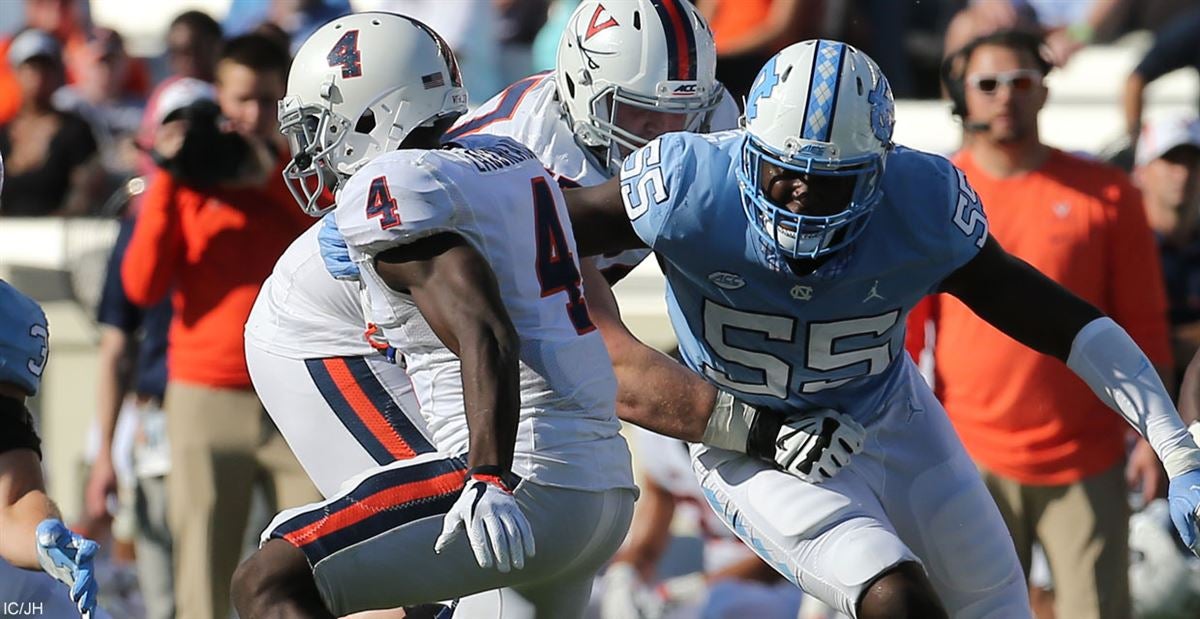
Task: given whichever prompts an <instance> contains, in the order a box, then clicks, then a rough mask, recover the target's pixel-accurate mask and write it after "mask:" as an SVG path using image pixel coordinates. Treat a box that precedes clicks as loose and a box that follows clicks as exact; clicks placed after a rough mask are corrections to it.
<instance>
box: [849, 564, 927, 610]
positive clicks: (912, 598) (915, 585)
mask: <svg viewBox="0 0 1200 619" xmlns="http://www.w3.org/2000/svg"><path fill="white" fill-rule="evenodd" d="M858 617H859V619H915V618H920V619H942V618H946V617H948V615H947V614H946V609H945V608H943V607H942V603H941V601H940V600H938V597H937V594H936V593H934V591H933V585H932V584H931V583H930V582H929V578H928V577H926V576H925V571H924V570H922V569H921V566H920V565H918V564H916V563H913V562H911V561H909V562H905V563H901V564H899V565H897V566H895V567H893V568H891V569H889V570H888V571H886V572H884V573H883V574H881V575H880V576H879V577H878V578H876V579H875V580H874V582H872V583H871V584H870V585H869V586H868V587H867V589H866V591H864V592H863V594H862V597H861V598H859V600H858Z"/></svg>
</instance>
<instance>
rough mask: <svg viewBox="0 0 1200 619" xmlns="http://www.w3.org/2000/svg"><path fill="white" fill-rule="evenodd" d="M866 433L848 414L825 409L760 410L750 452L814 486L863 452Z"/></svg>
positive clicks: (751, 435) (748, 450)
mask: <svg viewBox="0 0 1200 619" xmlns="http://www.w3.org/2000/svg"><path fill="white" fill-rule="evenodd" d="M864 437H866V430H865V429H863V427H862V425H860V424H859V423H858V422H857V421H854V420H853V419H851V418H850V417H849V416H848V415H843V414H842V413H839V412H837V411H835V410H833V409H829V408H822V409H817V410H811V411H805V412H803V413H792V414H790V415H787V416H785V417H782V418H780V416H779V415H778V414H775V413H771V412H768V411H759V413H758V417H757V418H756V419H755V421H754V426H753V427H752V429H751V431H750V442H749V443H748V444H747V453H749V454H751V455H755V456H758V457H759V458H762V459H764V460H770V461H772V462H774V463H775V464H776V465H778V466H779V468H781V469H783V470H784V471H786V472H788V473H791V474H792V475H795V476H796V477H799V478H800V479H803V480H804V481H806V482H809V483H812V484H819V483H821V482H823V481H826V480H828V479H830V478H832V477H833V476H834V475H837V472H838V471H840V470H841V469H842V467H844V466H846V465H847V464H849V463H850V458H851V456H853V455H854V454H856V453H858V452H859V451H862V446H863V438H864Z"/></svg>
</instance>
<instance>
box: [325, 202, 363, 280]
mask: <svg viewBox="0 0 1200 619" xmlns="http://www.w3.org/2000/svg"><path fill="white" fill-rule="evenodd" d="M317 244H318V245H319V246H320V247H321V260H322V261H324V262H325V270H326V271H329V274H330V275H332V276H333V278H334V279H340V280H342V281H351V282H353V281H358V265H357V264H354V262H352V261H351V260H350V249H349V248H347V247H346V239H344V238H342V233H341V231H339V230H338V227H337V219H335V218H334V216H333V213H329V214H327V215H325V216H324V217H322V218H321V230H320V231H319V232H317Z"/></svg>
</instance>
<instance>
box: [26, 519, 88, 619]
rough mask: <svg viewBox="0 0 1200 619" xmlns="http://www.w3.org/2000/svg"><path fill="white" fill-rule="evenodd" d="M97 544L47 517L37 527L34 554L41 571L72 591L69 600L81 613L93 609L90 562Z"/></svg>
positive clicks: (60, 522) (58, 521)
mask: <svg viewBox="0 0 1200 619" xmlns="http://www.w3.org/2000/svg"><path fill="white" fill-rule="evenodd" d="M99 549H100V545H99V544H97V543H96V542H93V541H92V540H90V539H87V538H85V537H83V536H82V535H79V534H78V533H73V532H72V531H71V530H70V529H68V528H67V527H66V525H64V524H63V523H62V521H60V520H57V519H54V518H48V519H46V520H43V521H42V522H41V523H40V524H38V528H37V555H38V563H40V564H41V565H42V569H43V570H44V571H45V572H46V573H47V574H49V575H51V576H53V577H54V578H55V579H56V580H58V581H60V582H62V583H64V584H66V585H67V586H68V587H70V588H71V601H72V602H75V604H76V605H77V606H78V607H79V612H80V613H90V612H91V611H92V610H93V609H94V608H95V607H96V597H97V595H98V593H99V591H98V587H97V584H96V575H95V572H94V567H93V565H92V560H93V559H94V558H95V556H96V551H98V550H99Z"/></svg>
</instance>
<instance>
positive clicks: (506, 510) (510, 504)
mask: <svg viewBox="0 0 1200 619" xmlns="http://www.w3.org/2000/svg"><path fill="white" fill-rule="evenodd" d="M506 477H511V475H509V474H503V473H502V471H501V470H500V468H499V467H496V466H478V467H475V468H472V469H471V470H470V471H469V472H468V473H467V480H466V485H464V486H463V491H462V494H461V495H459V497H458V500H457V501H455V502H454V505H453V506H451V508H450V511H449V512H447V513H446V517H445V518H444V519H443V520H442V534H441V535H439V536H438V538H437V541H436V542H434V544H433V551H434V552H437V553H439V554H440V553H441V552H442V550H443V549H445V548H446V546H448V545H450V543H451V542H453V541H454V538H456V537H458V534H459V531H460V530H462V529H464V528H465V529H466V530H467V540H468V541H469V542H470V544H471V551H472V552H474V553H475V561H476V562H477V563H479V567H482V568H489V567H492V566H493V565H494V566H495V567H496V569H498V570H500V571H501V572H504V573H508V571H509V570H510V569H512V568H513V567H515V568H517V569H521V568H523V567H525V557H526V556H530V557H532V556H533V555H534V554H535V549H534V545H533V531H532V530H531V529H530V528H529V521H528V520H526V519H525V514H523V513H521V507H520V506H519V505H517V500H516V499H515V498H513V495H512V489H513V488H515V487H516V483H509V482H508V481H506V480H505V478H506Z"/></svg>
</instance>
